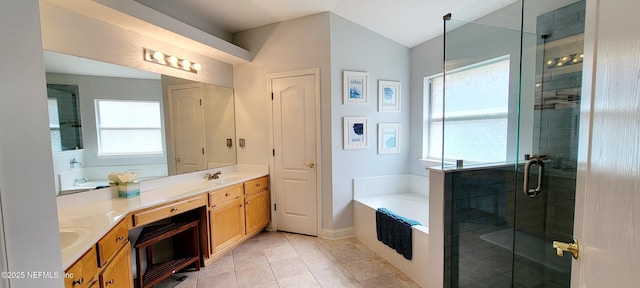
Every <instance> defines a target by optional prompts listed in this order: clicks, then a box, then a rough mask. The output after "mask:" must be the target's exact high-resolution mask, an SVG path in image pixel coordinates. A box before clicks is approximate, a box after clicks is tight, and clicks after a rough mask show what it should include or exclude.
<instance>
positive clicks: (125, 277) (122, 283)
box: [100, 243, 133, 288]
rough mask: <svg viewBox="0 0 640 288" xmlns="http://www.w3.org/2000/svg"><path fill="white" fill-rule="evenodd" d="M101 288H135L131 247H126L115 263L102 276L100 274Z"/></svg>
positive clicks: (120, 252)
mask: <svg viewBox="0 0 640 288" xmlns="http://www.w3.org/2000/svg"><path fill="white" fill-rule="evenodd" d="M127 244H128V243H127ZM100 287H102V288H133V273H132V271H131V248H130V247H129V245H124V247H122V249H120V251H119V252H118V254H116V257H115V258H114V259H113V261H111V263H109V264H108V265H107V267H106V268H105V269H104V270H103V271H102V274H100Z"/></svg>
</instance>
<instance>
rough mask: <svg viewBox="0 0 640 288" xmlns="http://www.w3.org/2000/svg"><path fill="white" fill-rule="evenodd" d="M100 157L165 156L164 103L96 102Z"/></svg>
mask: <svg viewBox="0 0 640 288" xmlns="http://www.w3.org/2000/svg"><path fill="white" fill-rule="evenodd" d="M95 104H96V118H97V119H96V124H97V132H98V155H101V156H110V155H136V154H162V153H163V149H162V124H161V122H162V121H161V117H160V102H158V101H126V100H95Z"/></svg>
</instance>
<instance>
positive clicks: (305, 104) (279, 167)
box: [271, 74, 318, 236]
mask: <svg viewBox="0 0 640 288" xmlns="http://www.w3.org/2000/svg"><path fill="white" fill-rule="evenodd" d="M316 77H317V76H316V75H315V74H311V75H299V76H291V77H283V78H272V79H271V88H272V92H273V137H274V168H275V171H274V173H273V174H274V177H275V189H274V194H275V205H276V206H275V207H276V221H275V225H276V230H280V231H288V232H294V233H301V234H307V235H314V236H317V235H318V197H317V196H318V189H317V174H316V169H317V165H316V157H317V156H316V155H317V154H316V97H317V95H316V91H317V89H316Z"/></svg>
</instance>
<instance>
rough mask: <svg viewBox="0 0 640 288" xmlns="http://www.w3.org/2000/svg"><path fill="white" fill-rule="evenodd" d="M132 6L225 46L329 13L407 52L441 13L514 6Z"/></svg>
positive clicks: (162, 1)
mask: <svg viewBox="0 0 640 288" xmlns="http://www.w3.org/2000/svg"><path fill="white" fill-rule="evenodd" d="M135 1H137V2H139V3H142V4H144V5H145V6H148V7H150V8H152V9H155V10H157V11H160V12H162V13H164V14H166V15H168V16H171V17H173V18H175V19H178V20H180V21H182V22H185V23H187V24H189V25H191V26H194V27H196V28H199V29H200V30H203V31H205V32H208V33H210V34H213V35H215V36H217V37H219V38H223V39H225V38H226V40H229V39H228V38H230V36H229V35H231V33H235V32H239V31H244V30H247V29H251V28H255V27H259V26H263V25H267V24H272V23H276V22H281V21H285V20H289V19H294V18H299V17H303V16H308V15H312V14H317V13H321V12H326V11H330V12H333V13H334V14H336V15H339V16H341V17H343V18H346V19H348V20H350V21H352V22H355V23H356V24H359V25H360V26H363V27H365V28H367V29H369V30H371V31H373V32H376V33H378V34H380V35H382V36H385V37H387V38H389V39H391V40H394V41H396V42H398V43H400V44H402V45H404V46H407V47H409V48H411V47H414V46H416V45H418V44H420V43H423V42H425V41H427V40H429V39H431V38H434V37H436V36H438V35H441V34H442V31H443V20H442V16H444V15H445V14H447V13H452V14H453V16H454V18H458V19H462V20H475V19H477V18H479V17H482V16H485V15H487V14H489V13H491V12H493V11H495V10H498V9H500V8H502V7H505V6H507V5H509V4H511V3H514V2H516V1H517V0H449V1H443V0H395V1H389V0H268V1H267V0H181V1H175V0H135ZM224 35H227V36H224Z"/></svg>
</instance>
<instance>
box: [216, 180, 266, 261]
mask: <svg viewBox="0 0 640 288" xmlns="http://www.w3.org/2000/svg"><path fill="white" fill-rule="evenodd" d="M269 203H270V198H269V178H268V177H267V176H265V177H260V178H257V179H252V180H249V181H246V182H244V183H241V184H236V185H233V186H229V187H226V188H222V189H219V190H214V191H211V192H209V209H208V210H209V233H210V255H211V256H212V257H211V258H210V259H217V258H218V257H219V256H221V255H223V254H224V253H226V252H227V251H229V250H230V249H232V248H234V247H235V246H237V245H238V244H240V243H241V242H242V241H243V240H245V239H248V237H250V236H253V235H254V234H257V233H258V232H260V231H261V230H262V229H263V228H264V227H266V226H267V225H268V224H269V222H270V215H271V209H270V204H269Z"/></svg>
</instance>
